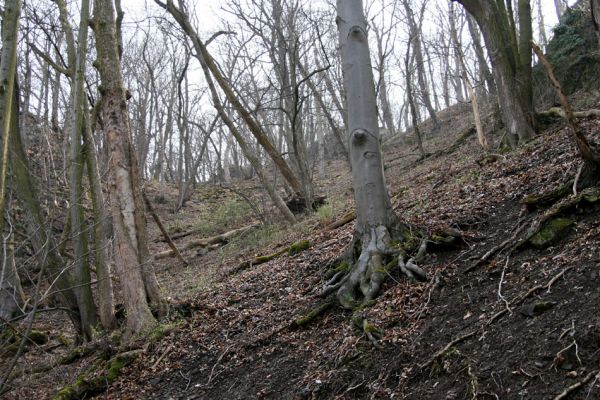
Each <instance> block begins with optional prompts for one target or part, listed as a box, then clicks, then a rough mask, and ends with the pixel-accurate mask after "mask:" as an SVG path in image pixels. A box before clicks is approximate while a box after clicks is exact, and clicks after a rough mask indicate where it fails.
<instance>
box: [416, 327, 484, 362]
mask: <svg viewBox="0 0 600 400" xmlns="http://www.w3.org/2000/svg"><path fill="white" fill-rule="evenodd" d="M475 333H477V331H473V332H469V333H465V334H464V335H462V336H459V337H457V338H456V339H454V340H453V341H451V342H450V343H448V344H447V345H446V346H444V348H443V349H441V350H439V351H438V352H436V353H435V354H434V355H433V357H431V358H430V359H429V360H427V361H426V362H425V363H423V364H421V365H419V369H425V368H427V367H428V366H430V365H431V364H433V362H434V361H435V360H436V359H438V358H439V357H441V356H442V355H444V353H446V352H447V351H448V350H450V348H451V347H452V346H455V345H457V344H458V343H460V342H462V341H464V340H467V339H469V338H470V337H473V336H475Z"/></svg>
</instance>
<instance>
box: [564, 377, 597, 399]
mask: <svg viewBox="0 0 600 400" xmlns="http://www.w3.org/2000/svg"><path fill="white" fill-rule="evenodd" d="M592 378H594V381H598V380H600V371H595V372H590V373H589V374H587V375H586V376H585V378H583V379H582V380H580V381H579V382H577V383H574V384H572V385H571V386H569V387H568V388H566V389H565V390H563V391H562V392H560V393H559V394H558V395H557V396H556V397H554V400H562V399H566V398H568V397H569V395H570V394H571V393H574V392H575V391H577V390H579V389H581V388H582V387H583V386H585V385H586V384H587V383H588V382H589V381H591V380H592Z"/></svg>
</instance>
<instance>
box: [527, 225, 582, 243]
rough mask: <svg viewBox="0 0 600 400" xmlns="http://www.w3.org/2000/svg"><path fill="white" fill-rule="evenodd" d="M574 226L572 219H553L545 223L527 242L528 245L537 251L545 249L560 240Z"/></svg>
mask: <svg viewBox="0 0 600 400" xmlns="http://www.w3.org/2000/svg"><path fill="white" fill-rule="evenodd" d="M573 225H575V222H574V221H573V220H572V219H568V218H554V219H551V220H549V221H547V222H546V223H545V224H544V225H543V226H542V227H541V228H540V229H539V230H538V231H537V232H536V233H534V234H533V235H532V236H531V237H530V238H529V240H528V242H529V244H531V245H532V246H533V247H536V248H538V249H543V248H546V247H548V246H550V245H552V244H554V243H556V242H557V241H559V240H560V239H562V238H563V237H564V236H565V235H566V234H567V233H568V232H569V231H570V230H571V228H572V227H573Z"/></svg>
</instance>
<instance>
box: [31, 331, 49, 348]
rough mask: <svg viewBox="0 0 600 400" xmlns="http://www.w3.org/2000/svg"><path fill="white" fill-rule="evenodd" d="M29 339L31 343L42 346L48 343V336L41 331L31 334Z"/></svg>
mask: <svg viewBox="0 0 600 400" xmlns="http://www.w3.org/2000/svg"><path fill="white" fill-rule="evenodd" d="M27 338H28V339H29V340H30V341H31V342H33V343H35V344H37V345H42V344H46V343H48V335H46V334H45V333H44V332H40V331H31V332H29V335H28V336H27Z"/></svg>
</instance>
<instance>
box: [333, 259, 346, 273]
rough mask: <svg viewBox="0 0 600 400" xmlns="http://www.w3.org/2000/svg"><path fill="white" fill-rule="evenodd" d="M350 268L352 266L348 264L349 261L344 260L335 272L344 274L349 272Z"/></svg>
mask: <svg viewBox="0 0 600 400" xmlns="http://www.w3.org/2000/svg"><path fill="white" fill-rule="evenodd" d="M349 268H350V264H348V261H346V260H343V261H342V262H340V263H339V264H338V265H337V267H335V268H334V269H333V270H334V271H335V272H343V271H347V270H348V269H349Z"/></svg>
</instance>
